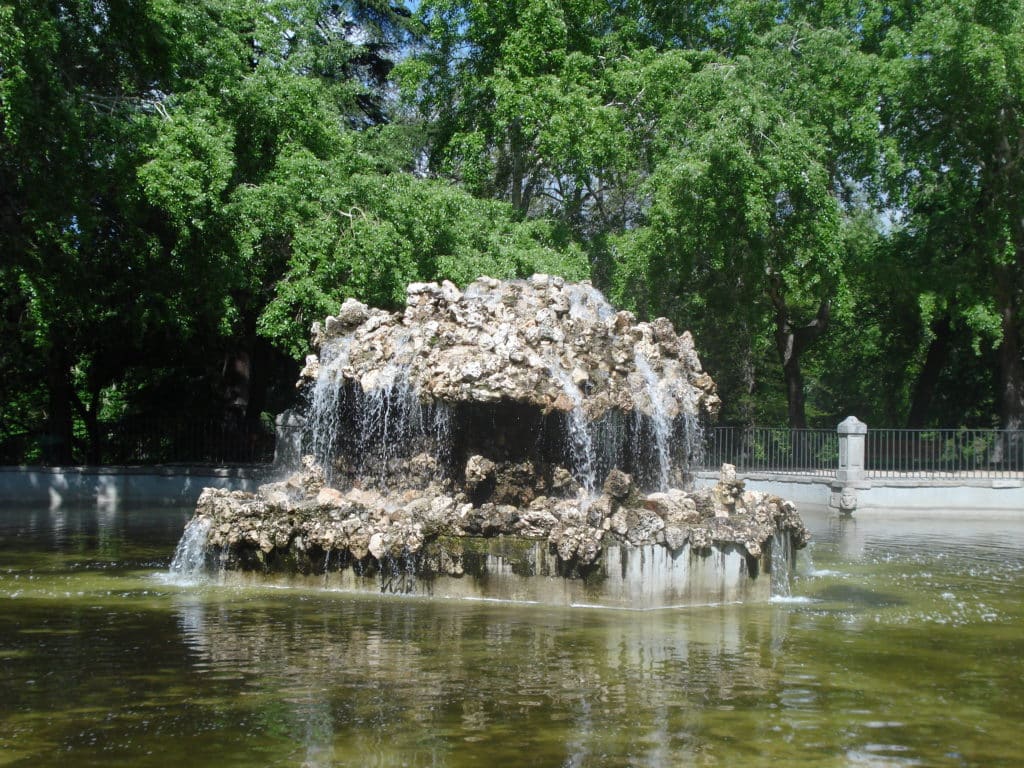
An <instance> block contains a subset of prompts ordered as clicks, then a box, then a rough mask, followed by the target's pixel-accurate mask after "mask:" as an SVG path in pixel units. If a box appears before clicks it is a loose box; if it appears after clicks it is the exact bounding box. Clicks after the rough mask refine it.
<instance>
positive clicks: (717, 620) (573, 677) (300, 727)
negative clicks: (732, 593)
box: [0, 509, 1024, 768]
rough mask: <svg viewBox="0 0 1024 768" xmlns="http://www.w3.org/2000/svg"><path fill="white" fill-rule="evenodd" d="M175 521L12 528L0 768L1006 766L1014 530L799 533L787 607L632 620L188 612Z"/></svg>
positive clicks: (405, 602) (474, 613)
mask: <svg viewBox="0 0 1024 768" xmlns="http://www.w3.org/2000/svg"><path fill="white" fill-rule="evenodd" d="M188 516H189V511H188V510H173V511H168V510H119V511H106V512H105V511H97V510H59V511H48V510H45V509H31V510H5V511H0V608H2V610H0V691H2V696H0V765H2V766H50V765H53V766H56V765H61V766H93V765H96V766H99V765H103V766H122V765H123V766H165V765H189V766H218V768H221V767H223V766H278V765H280V766H332V765H339V766H340V765H359V766H471V765H472V766H477V765H480V764H481V763H483V764H488V763H489V764H492V765H539V766H634V765H635V766H666V765H699V766H726V765H735V764H740V763H742V764H745V765H752V766H758V765H774V764H786V765H798V766H799V765H807V766H914V765H921V766H947V765H948V766H974V765H977V766H999V765H1006V766H1010V765H1019V764H1020V754H1021V748H1022V747H1024V737H1022V736H1021V724H1022V723H1024V607H1022V600H1021V595H1022V588H1024V518H1022V519H1003V520H995V521H974V522H969V523H965V522H961V521H958V520H957V519H955V518H950V517H942V518H938V519H935V520H929V519H923V518H907V517H905V516H901V517H899V518H891V517H886V516H879V515H875V516H867V515H865V516H864V517H862V518H859V519H856V520H853V521H846V522H844V521H840V520H838V519H837V518H834V517H830V516H828V515H826V514H824V513H813V512H808V513H805V519H806V521H807V522H808V524H809V526H810V527H811V529H812V531H813V532H814V535H815V542H814V544H813V545H812V547H811V548H810V549H809V550H805V551H804V552H802V553H801V555H800V566H799V573H798V576H797V579H796V581H795V583H794V586H793V596H792V597H791V598H788V599H786V600H785V601H780V602H775V603H773V604H770V605H760V606H751V605H747V606H740V605H729V606H714V607H707V608H694V609H686V610H670V611H654V612H646V613H639V612H629V611H613V610H596V609H572V610H566V609H557V610H556V609H549V608H543V607H539V606H522V605H506V604H497V603H488V602H456V601H450V602H445V601H430V600H425V599H417V598H402V597H380V598H376V597H366V596H357V595H349V594H343V593H337V592H323V591H316V590H283V589H252V588H237V587H225V586H218V585H216V584H204V585H180V584H174V583H171V582H170V580H169V579H168V578H167V576H166V571H167V566H168V564H169V562H170V558H171V555H172V553H173V550H174V546H175V543H176V541H177V539H178V537H179V535H180V533H181V530H182V528H183V526H184V523H185V521H186V519H187V518H188Z"/></svg>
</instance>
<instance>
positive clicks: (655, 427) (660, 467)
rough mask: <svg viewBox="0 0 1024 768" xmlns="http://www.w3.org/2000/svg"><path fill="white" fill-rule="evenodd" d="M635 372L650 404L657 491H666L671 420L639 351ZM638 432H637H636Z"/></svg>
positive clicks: (639, 416) (636, 355)
mask: <svg viewBox="0 0 1024 768" xmlns="http://www.w3.org/2000/svg"><path fill="white" fill-rule="evenodd" d="M633 360H634V364H635V365H636V370H637V372H638V373H639V374H640V375H641V377H642V378H643V381H644V388H645V390H646V394H647V400H648V401H649V402H650V404H651V405H650V410H651V412H650V413H649V414H647V418H648V419H649V420H650V426H651V432H652V433H653V436H654V456H653V459H654V461H655V463H656V469H657V474H656V477H657V479H658V487H657V490H659V491H666V490H668V487H669V480H670V473H671V469H672V450H671V443H670V441H671V439H672V419H671V417H670V416H669V415H668V409H667V408H666V407H665V398H664V395H663V394H662V392H661V389H660V388H659V387H658V375H657V374H656V373H655V372H654V370H653V369H652V368H651V364H650V363H649V362H648V361H647V358H646V357H645V356H644V355H643V354H642V353H640V352H639V351H637V352H636V354H635V355H634V357H633ZM635 413H636V414H637V417H638V418H642V414H641V413H640V411H639V410H637V411H635ZM638 431H639V430H638Z"/></svg>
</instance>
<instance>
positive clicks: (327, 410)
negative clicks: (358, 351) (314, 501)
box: [306, 337, 352, 479]
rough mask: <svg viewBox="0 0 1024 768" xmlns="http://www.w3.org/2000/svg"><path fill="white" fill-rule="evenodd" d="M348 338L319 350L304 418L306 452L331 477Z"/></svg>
mask: <svg viewBox="0 0 1024 768" xmlns="http://www.w3.org/2000/svg"><path fill="white" fill-rule="evenodd" d="M351 344H352V339H351V337H343V338H341V339H339V340H337V341H336V342H334V343H332V344H331V345H329V346H325V347H324V349H323V350H322V352H321V362H320V366H321V369H322V370H321V371H320V375H319V376H317V379H316V383H315V384H314V385H313V392H312V395H311V397H310V402H309V415H308V417H307V419H306V430H307V432H308V441H309V452H310V453H312V454H313V456H314V457H315V458H316V460H317V461H318V462H319V463H320V465H321V466H322V467H324V472H325V474H326V475H327V476H328V479H330V476H331V474H332V466H333V459H334V451H335V440H336V439H337V436H338V433H339V428H340V426H341V424H340V414H341V402H342V399H343V397H344V388H345V379H344V377H343V376H342V371H343V369H344V367H345V366H346V365H348V357H349V348H350V347H351Z"/></svg>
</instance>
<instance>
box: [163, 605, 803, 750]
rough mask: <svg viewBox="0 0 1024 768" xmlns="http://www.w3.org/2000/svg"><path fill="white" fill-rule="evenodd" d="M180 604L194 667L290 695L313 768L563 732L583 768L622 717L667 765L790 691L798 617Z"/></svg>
mask: <svg viewBox="0 0 1024 768" xmlns="http://www.w3.org/2000/svg"><path fill="white" fill-rule="evenodd" d="M174 604H175V607H176V611H177V615H178V619H177V621H178V625H179V627H180V630H181V633H182V637H183V638H184V640H185V642H186V643H187V646H188V648H189V650H190V653H191V654H192V655H193V662H192V663H193V665H194V667H195V668H196V669H197V670H199V671H201V672H203V673H205V674H215V675H217V676H218V677H221V678H223V677H226V676H231V677H236V678H239V679H242V680H244V681H246V682H245V684H246V685H247V686H255V687H257V688H259V689H261V690H263V691H267V690H272V691H275V692H276V696H278V697H279V701H280V703H281V704H282V705H283V713H284V714H285V716H286V722H287V730H288V732H289V733H290V734H291V735H292V737H293V738H295V739H296V740H297V741H300V742H301V743H302V744H303V748H304V749H305V750H306V753H307V757H306V758H305V759H306V760H307V762H308V763H309V764H310V765H318V764H321V763H318V762H316V761H317V760H326V761H327V762H324V763H322V764H328V763H329V762H330V760H332V759H333V758H332V757H331V755H332V754H335V753H336V752H337V751H338V749H339V745H343V747H342V748H343V749H344V750H346V753H348V752H350V751H353V750H354V751H356V752H358V753H360V754H364V755H365V754H368V753H369V754H372V753H374V751H379V750H384V751H385V752H386V751H387V749H388V746H389V743H390V745H391V746H396V747H398V746H400V747H401V749H402V750H405V751H408V750H410V749H413V751H414V753H416V754H420V752H421V749H423V748H425V749H426V750H427V752H428V753H429V754H431V755H434V756H437V755H443V754H447V752H448V749H449V747H450V745H451V739H450V738H448V736H449V735H450V734H452V733H457V734H459V739H461V740H463V741H467V742H470V743H473V742H487V743H489V744H492V745H494V744H497V743H500V742H501V741H502V738H501V735H502V734H508V733H510V732H516V731H519V730H520V729H525V730H527V731H529V730H530V729H536V728H537V727H538V726H539V725H540V724H543V728H544V729H545V730H550V729H551V728H552V725H554V729H555V731H556V732H557V733H558V734H561V735H562V736H564V740H563V744H562V748H563V749H564V750H565V753H564V755H562V756H561V758H560V759H562V760H564V761H565V764H567V765H584V764H588V760H589V756H592V755H593V754H602V751H607V746H608V740H609V738H611V739H613V740H614V739H616V738H618V737H616V736H615V735H614V733H615V723H617V722H618V721H619V720H620V719H621V717H622V716H623V713H630V715H631V717H632V718H633V719H635V723H634V726H633V728H632V729H631V734H630V740H631V742H632V743H633V744H634V747H633V750H634V751H633V752H632V754H633V757H634V758H635V759H634V761H633V762H634V764H644V765H647V764H649V765H663V764H664V763H665V759H666V754H667V753H666V750H667V749H669V748H670V745H672V744H673V743H674V742H678V741H679V740H680V739H682V740H683V742H684V743H685V741H686V738H685V736H684V734H682V733H680V731H679V728H678V724H679V722H680V721H682V722H691V723H692V724H693V725H691V726H690V727H692V728H694V729H695V728H696V723H698V722H699V720H700V711H701V709H702V708H703V707H705V706H706V703H707V702H708V701H717V702H731V701H734V700H749V699H750V698H752V697H753V698H756V697H758V696H762V695H764V694H765V693H766V692H768V691H769V690H771V689H774V688H776V687H777V686H778V683H779V681H778V676H779V674H778V670H777V662H778V660H779V658H780V656H781V654H782V653H783V647H784V643H785V635H786V631H787V627H788V621H789V619H788V616H789V615H788V614H787V613H786V612H779V611H772V610H770V609H764V610H763V611H757V612H751V611H745V610H743V609H742V608H739V607H736V606H731V607H722V608H713V609H707V610H701V611H693V612H689V613H687V614H672V613H667V612H662V613H645V614H627V613H624V612H623V613H617V612H608V611H590V612H585V611H578V612H571V611H549V610H544V609H538V608H532V607H510V606H484V605H480V604H475V605H471V606H467V605H465V604H440V605H438V604H434V603H428V602H427V601H423V600H416V599H399V598H392V599H379V600H374V599H368V598H351V597H349V596H323V595H315V594H311V593H297V594H290V595H287V596H282V595H281V594H280V592H277V593H270V592H264V593H259V594H258V595H253V594H252V592H251V591H250V592H243V591H237V592H226V591H224V590H223V589H220V590H218V589H216V588H210V589H209V590H207V591H205V592H204V593H203V594H201V595H195V594H180V595H176V596H175V597H174ZM382 733H386V734H390V736H391V738H390V739H386V740H384V741H383V742H381V741H380V735H381V734H382ZM409 733H415V734H418V738H417V742H416V744H415V745H410V744H408V743H405V739H406V738H407V737H406V736H405V735H404V734H409ZM425 733H429V734H432V735H430V736H425ZM676 747H678V744H677V745H676ZM676 747H672V749H673V750H674V751H675V753H678V750H677V749H676ZM368 750H369V752H368Z"/></svg>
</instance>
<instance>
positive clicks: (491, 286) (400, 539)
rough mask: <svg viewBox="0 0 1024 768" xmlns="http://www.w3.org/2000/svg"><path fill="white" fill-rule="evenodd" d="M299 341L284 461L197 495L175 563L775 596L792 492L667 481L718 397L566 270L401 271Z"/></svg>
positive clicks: (413, 585)
mask: <svg viewBox="0 0 1024 768" xmlns="http://www.w3.org/2000/svg"><path fill="white" fill-rule="evenodd" d="M313 345H314V347H315V348H316V349H317V352H318V354H316V355H312V356H310V357H309V358H307V361H306V365H305V367H304V368H303V371H302V374H301V380H300V388H301V390H302V392H303V393H304V395H305V398H306V401H307V407H306V409H305V419H304V423H303V425H302V427H301V430H302V435H301V441H300V444H301V451H300V454H302V459H301V466H300V467H293V468H291V474H290V475H289V476H288V477H286V478H285V479H283V480H281V481H279V482H273V483H269V484H267V485H264V486H262V487H261V488H260V489H259V491H258V492H257V493H255V494H253V493H245V492H240V491H234V492H229V491H224V490H215V489H207V490H205V491H204V492H203V494H202V496H201V497H200V499H199V502H198V505H197V508H196V513H195V516H194V517H193V520H192V522H191V523H190V526H189V529H188V536H186V537H184V538H183V545H184V543H185V542H186V540H187V544H188V547H189V552H188V555H187V561H188V562H190V563H199V564H204V563H205V564H211V563H217V564H219V568H221V569H222V572H223V575H224V577H225V578H230V579H233V580H238V581H247V580H258V581H261V582H263V581H266V580H268V579H271V580H284V581H288V582H309V583H315V584H320V585H325V586H328V587H335V588H340V589H350V590H372V591H374V592H389V593H403V594H408V593H414V594H423V595H433V596H439V597H476V598H485V599H505V600H521V601H532V602H542V603H551V604H569V605H579V604H587V605H605V606H617V607H631V608H654V607H663V606H672V605H692V604H706V603H716V602H731V601H737V600H767V599H768V598H769V597H770V596H771V595H772V590H773V587H772V582H773V581H774V582H776V591H778V590H780V589H785V586H784V584H783V582H786V581H787V580H788V578H789V570H790V567H791V565H792V561H793V558H794V557H795V554H794V553H795V550H796V549H798V548H800V547H802V546H803V545H804V544H805V543H806V540H807V532H806V529H805V528H804V526H803V523H802V521H801V520H800V517H799V515H798V514H797V513H796V510H795V508H794V507H793V505H792V504H791V503H789V502H787V501H784V500H782V499H779V498H777V497H774V496H769V495H767V494H761V493H755V492H751V491H748V490H746V489H744V487H743V482H742V481H741V480H738V479H737V478H736V475H735V472H734V471H733V470H732V468H731V467H729V466H728V465H726V466H725V467H723V471H722V476H721V479H720V481H719V483H718V485H716V486H715V487H713V488H710V489H701V490H697V491H686V490H683V488H685V487H686V486H687V484H688V482H689V479H690V478H689V469H690V462H691V460H692V459H693V458H694V455H695V452H696V447H697V446H699V444H700V436H699V426H698V425H699V424H700V422H701V420H702V419H703V418H705V417H707V416H711V415H713V414H714V413H715V411H716V410H717V407H718V398H717V396H716V394H715V387H714V383H713V382H712V380H711V378H710V377H709V376H708V375H707V374H706V373H704V371H703V370H702V368H701V364H700V360H699V358H698V356H697V353H696V351H695V349H694V345H693V340H692V338H691V337H690V335H689V333H685V332H684V333H683V334H681V335H677V334H676V332H675V330H674V328H673V327H672V324H671V322H669V321H668V320H666V319H664V318H659V319H657V320H655V321H653V322H651V323H646V322H637V321H636V319H635V317H634V316H633V315H632V314H631V313H629V312H624V311H616V310H615V309H614V308H613V307H612V306H611V305H610V304H609V303H608V302H607V301H606V300H605V299H604V297H603V296H602V295H601V294H600V293H599V292H598V291H597V290H595V289H594V288H593V287H592V286H590V285H589V284H587V283H580V284H570V283H565V282H564V281H562V280H561V279H560V278H557V277H550V276H547V275H534V276H533V277H532V278H530V279H528V280H519V281H504V282H502V281H498V280H494V279H491V278H480V279H479V280H477V281H475V282H473V283H472V284H470V285H469V286H467V288H466V289H465V291H460V290H459V289H458V288H457V287H456V286H454V285H452V284H451V283H449V282H444V283H442V284H440V285H438V284H436V283H414V284H411V285H410V286H409V287H408V290H407V305H406V308H405V311H404V312H403V313H394V314H393V313H388V312H385V311H382V310H379V309H371V308H369V307H367V306H366V305H364V304H362V303H360V302H358V301H355V300H353V299H349V300H347V301H346V302H345V303H344V304H343V305H342V307H341V309H340V311H339V312H338V314H337V315H336V316H331V317H328V318H327V319H326V321H325V322H324V323H323V324H319V323H317V324H314V326H313ZM203 535H205V540H201V537H202V536H203ZM185 557H186V556H185V555H182V557H181V558H179V559H178V560H176V562H180V561H181V559H183V558H185Z"/></svg>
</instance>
